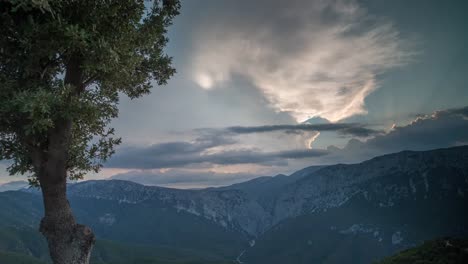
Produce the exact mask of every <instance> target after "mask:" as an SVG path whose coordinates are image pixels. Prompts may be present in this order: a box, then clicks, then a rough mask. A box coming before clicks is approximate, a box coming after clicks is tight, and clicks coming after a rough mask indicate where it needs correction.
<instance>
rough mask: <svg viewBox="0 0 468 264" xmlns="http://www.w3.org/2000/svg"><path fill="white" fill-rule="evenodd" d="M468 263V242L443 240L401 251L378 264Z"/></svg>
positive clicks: (428, 242) (451, 239)
mask: <svg viewBox="0 0 468 264" xmlns="http://www.w3.org/2000/svg"><path fill="white" fill-rule="evenodd" d="M462 263H468V240H462V239H453V238H443V239H437V240H432V241H427V242H425V243H424V244H422V245H421V246H418V247H415V248H411V249H407V250H404V251H401V252H400V253H398V254H396V255H394V256H391V257H388V258H385V259H384V260H382V261H380V262H378V263H377V264H462Z"/></svg>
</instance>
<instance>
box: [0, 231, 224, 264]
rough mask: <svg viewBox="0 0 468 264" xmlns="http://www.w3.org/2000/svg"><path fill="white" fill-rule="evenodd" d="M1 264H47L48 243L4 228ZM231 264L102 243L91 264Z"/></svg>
mask: <svg viewBox="0 0 468 264" xmlns="http://www.w3.org/2000/svg"><path fill="white" fill-rule="evenodd" d="M0 263H8V264H46V263H50V262H49V257H48V250H47V245H46V242H45V240H44V239H43V238H42V236H41V235H40V234H39V232H38V231H36V230H34V229H32V228H31V229H30V228H21V229H16V228H12V227H10V228H0ZM133 263H134V264H150V263H151V264H198V263H199V264H202V263H203V264H205V263H206V264H227V263H232V262H231V261H228V260H226V259H223V258H222V257H220V256H216V255H211V254H207V253H202V252H198V251H193V250H186V249H176V248H172V247H162V246H147V245H138V244H130V243H122V242H116V241H110V240H98V241H97V242H96V246H95V248H94V250H93V254H92V256H91V264H133Z"/></svg>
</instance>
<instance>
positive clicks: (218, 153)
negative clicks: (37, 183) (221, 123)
mask: <svg viewBox="0 0 468 264" xmlns="http://www.w3.org/2000/svg"><path fill="white" fill-rule="evenodd" d="M233 142H235V141H233V139H231V138H227V139H226V138H223V137H221V136H219V135H215V136H214V137H212V138H211V137H207V136H204V137H203V138H198V139H196V140H195V141H193V142H169V143H160V144H154V145H151V146H149V147H128V148H122V149H120V150H119V151H118V152H117V154H115V155H114V156H113V157H112V158H111V159H110V160H109V162H107V163H106V167H107V168H126V169H129V168H130V169H132V168H136V169H157V168H177V167H185V166H189V165H194V164H211V165H214V164H215V165H232V164H270V165H276V166H284V165H287V160H289V159H303V158H309V157H318V156H323V155H326V154H327V152H326V151H325V150H312V149H297V150H296V149H293V150H282V151H269V152H264V151H259V150H258V149H256V148H234V149H229V148H228V147H227V146H229V145H231V144H233Z"/></svg>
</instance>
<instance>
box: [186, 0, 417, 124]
mask: <svg viewBox="0 0 468 264" xmlns="http://www.w3.org/2000/svg"><path fill="white" fill-rule="evenodd" d="M325 2H326V3H325ZM289 5H290V6H289ZM248 6H249V8H256V6H252V5H250V4H249V5H248ZM268 11H269V12H271V14H270V15H269V16H268V17H264V16H262V17H261V18H259V17H258V16H257V15H256V12H249V13H248V14H243V15H239V16H242V17H239V16H238V17H236V16H233V17H232V18H231V19H230V18H229V17H227V18H225V19H223V20H222V22H220V23H216V24H209V25H206V26H204V27H203V29H202V30H200V32H199V34H197V36H198V37H197V39H196V40H195V41H196V45H195V47H196V52H195V55H194V61H193V69H192V70H193V76H194V79H195V81H196V82H197V83H198V84H199V85H200V86H201V87H203V88H205V89H209V88H215V87H216V86H217V85H221V84H222V83H223V82H227V81H229V80H230V79H232V78H233V76H236V75H238V76H243V77H246V78H248V79H249V80H250V81H251V82H252V83H253V84H254V85H255V86H256V87H257V88H258V89H260V90H261V91H262V93H263V94H264V96H265V98H267V100H268V102H269V103H270V104H271V105H272V106H273V107H274V108H275V109H276V110H277V111H283V112H288V113H290V114H291V115H292V116H293V117H294V118H295V119H296V120H297V121H298V122H302V121H305V120H307V119H308V118H310V117H314V116H321V117H324V118H327V119H328V120H330V121H332V122H336V121H339V120H341V119H344V118H347V117H350V116H352V115H356V114H365V113H366V110H365V107H364V100H365V98H366V97H367V96H368V95H369V94H370V93H371V92H372V91H374V90H375V89H376V88H377V87H378V83H377V76H378V74H379V73H382V72H383V71H385V70H387V69H389V68H392V67H395V66H398V65H401V64H403V63H404V62H405V60H406V58H407V57H408V53H407V52H405V51H404V48H402V46H403V43H402V41H401V40H400V38H399V34H398V32H397V31H396V29H395V28H394V27H393V26H392V24H391V23H388V22H382V21H377V20H376V19H371V18H370V16H369V15H367V14H366V11H365V10H364V9H362V8H361V7H360V6H359V5H358V4H357V3H356V2H355V1H345V0H343V1H303V2H302V3H298V2H295V1H291V2H289V1H288V6H286V7H285V6H282V4H278V3H272V4H271V6H269V9H268ZM249 14H250V15H249Z"/></svg>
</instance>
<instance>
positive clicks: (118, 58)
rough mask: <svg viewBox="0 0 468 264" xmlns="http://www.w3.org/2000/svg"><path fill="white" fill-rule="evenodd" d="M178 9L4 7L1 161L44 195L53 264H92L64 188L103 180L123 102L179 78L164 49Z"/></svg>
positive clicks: (109, 0)
mask: <svg viewBox="0 0 468 264" xmlns="http://www.w3.org/2000/svg"><path fill="white" fill-rule="evenodd" d="M179 8H180V3H179V1H178V0H154V1H144V0H0V159H6V160H10V161H11V162H12V165H11V166H10V167H9V168H8V170H9V172H10V174H29V181H30V183H31V184H33V185H38V186H40V188H41V190H42V196H43V201H44V210H45V213H44V218H43V219H42V221H41V224H40V232H41V233H42V234H43V235H44V236H45V238H46V239H47V241H48V245H49V251H50V255H51V258H52V260H53V262H54V263H55V264H75V263H76V264H78V263H79V264H82V263H88V262H89V257H90V254H91V250H92V246H93V244H94V240H95V237H94V235H93V233H92V231H91V229H90V228H88V227H86V226H84V225H80V224H78V223H76V221H75V218H74V216H73V213H72V210H71V208H70V205H69V203H68V200H67V197H66V184H67V179H81V178H82V177H83V176H84V175H85V173H87V172H89V171H95V172H97V171H99V169H100V168H101V167H102V164H103V162H105V161H106V159H108V158H109V157H110V155H112V154H113V153H114V146H115V145H117V144H119V143H120V139H119V138H116V137H115V136H114V130H113V129H112V128H109V126H108V125H109V122H110V121H111V119H112V118H115V117H117V114H118V109H117V104H118V101H119V96H120V95H121V94H125V95H127V96H129V97H130V98H137V97H140V96H142V95H144V94H147V93H149V92H150V88H151V87H152V84H153V83H157V84H158V85H163V84H165V83H166V81H167V80H168V79H169V78H170V77H171V76H172V75H173V74H174V72H175V70H174V69H173V68H172V67H171V58H170V57H168V56H167V55H166V54H165V53H164V51H163V49H164V47H165V45H166V43H167V41H168V39H167V37H166V33H167V27H168V26H169V25H170V24H171V23H172V20H173V18H174V17H175V16H176V15H177V14H178V12H179Z"/></svg>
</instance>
